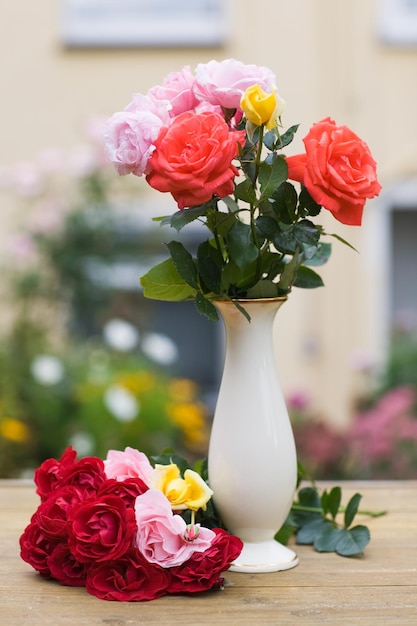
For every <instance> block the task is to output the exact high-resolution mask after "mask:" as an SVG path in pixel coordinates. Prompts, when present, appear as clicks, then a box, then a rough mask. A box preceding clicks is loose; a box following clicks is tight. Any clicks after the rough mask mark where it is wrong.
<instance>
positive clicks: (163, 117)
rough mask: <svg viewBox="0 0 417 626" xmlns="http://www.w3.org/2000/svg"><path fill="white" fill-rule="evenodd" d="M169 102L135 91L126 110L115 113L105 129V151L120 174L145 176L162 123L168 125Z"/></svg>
mask: <svg viewBox="0 0 417 626" xmlns="http://www.w3.org/2000/svg"><path fill="white" fill-rule="evenodd" d="M169 108H170V105H169V103H168V102H165V101H164V102H163V103H160V104H159V105H157V104H156V103H154V102H153V101H152V100H151V99H150V98H147V97H146V96H142V95H141V94H135V95H134V96H133V100H132V102H131V103H130V104H129V105H128V106H127V107H126V109H125V110H124V111H120V112H117V113H114V114H113V115H112V116H111V118H110V119H109V120H108V121H107V123H106V126H105V130H104V139H105V147H106V154H107V157H108V158H109V160H110V161H111V162H112V163H113V165H114V167H115V168H116V170H117V172H118V173H119V174H120V175H121V176H125V175H127V174H135V176H142V174H144V173H147V171H148V161H149V158H150V156H151V154H152V152H153V151H154V149H155V146H154V143H155V141H156V139H157V138H158V135H159V131H160V129H161V128H162V127H163V126H168V125H169V121H170V118H169V113H168V110H169Z"/></svg>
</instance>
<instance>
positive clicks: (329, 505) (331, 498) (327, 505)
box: [321, 487, 342, 519]
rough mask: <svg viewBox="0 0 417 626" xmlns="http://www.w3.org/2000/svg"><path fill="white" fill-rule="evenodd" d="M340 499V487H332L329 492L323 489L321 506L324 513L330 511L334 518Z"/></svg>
mask: <svg viewBox="0 0 417 626" xmlns="http://www.w3.org/2000/svg"><path fill="white" fill-rule="evenodd" d="M341 500H342V490H341V488H340V487H333V489H332V490H331V491H330V492H328V491H324V492H323V494H322V496H321V505H322V507H323V512H324V514H325V515H327V513H330V515H331V516H332V518H333V519H335V517H336V515H337V514H338V512H339V507H340V502H341Z"/></svg>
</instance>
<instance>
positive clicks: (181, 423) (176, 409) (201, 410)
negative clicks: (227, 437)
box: [168, 402, 208, 448]
mask: <svg viewBox="0 0 417 626" xmlns="http://www.w3.org/2000/svg"><path fill="white" fill-rule="evenodd" d="M168 413H169V415H170V417H171V420H172V422H173V423H174V424H175V426H178V428H180V429H181V430H182V432H183V433H184V438H185V443H186V445H187V446H189V447H191V448H192V447H195V446H199V445H202V444H204V443H205V442H206V441H207V438H208V433H207V425H206V421H205V407H204V405H202V404H200V403H197V402H180V403H178V404H172V405H170V406H169V407H168Z"/></svg>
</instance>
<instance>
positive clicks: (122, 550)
mask: <svg viewBox="0 0 417 626" xmlns="http://www.w3.org/2000/svg"><path fill="white" fill-rule="evenodd" d="M76 456H77V455H76V452H75V450H73V449H72V448H67V449H66V451H65V452H64V453H63V455H62V457H61V458H60V459H59V460H56V459H48V460H46V461H44V462H43V463H42V465H41V466H40V467H39V468H38V469H37V470H36V472H35V483H36V486H37V493H38V495H39V496H40V499H41V503H40V505H39V507H38V509H37V511H36V512H35V513H34V515H33V516H32V518H31V521H30V524H29V525H28V526H27V528H26V529H25V531H24V533H23V535H22V536H21V538H20V546H21V557H22V559H23V560H24V561H26V562H27V563H29V564H30V565H31V566H32V567H33V568H34V569H35V570H37V571H38V572H39V573H40V575H41V576H44V577H45V578H53V579H55V580H57V581H58V582H59V583H61V584H62V585H70V586H80V587H81V586H85V587H86V589H87V591H88V592H89V593H91V594H92V595H95V596H97V597H98V598H102V599H105V600H120V601H140V600H152V599H154V598H158V597H160V596H163V595H165V594H168V593H195V592H200V591H205V590H207V589H212V588H221V587H222V583H223V579H222V578H221V573H222V572H224V571H225V570H227V569H228V568H229V566H230V564H231V563H232V561H234V560H235V559H236V558H237V557H238V556H239V554H240V552H241V550H242V547H243V544H242V542H241V540H240V539H238V538H237V537H235V536H233V535H230V534H228V533H227V532H226V531H225V530H223V529H222V528H208V527H206V526H203V525H202V524H200V523H196V514H197V512H198V511H199V510H200V509H201V510H203V511H204V510H205V509H206V508H207V503H208V502H209V501H210V498H211V496H212V491H211V489H210V488H209V487H208V485H207V484H206V483H205V482H204V480H203V479H202V478H201V476H200V474H198V473H197V472H195V471H194V470H192V469H190V468H188V469H185V470H183V471H182V472H181V470H180V467H179V466H178V465H177V464H176V463H172V462H169V461H170V459H169V458H168V459H167V461H168V463H167V464H166V465H164V464H162V463H156V464H155V465H154V466H153V465H151V463H150V461H149V459H148V457H147V456H146V455H145V454H143V453H142V452H139V451H138V450H135V449H133V448H126V449H125V450H124V451H116V450H110V451H109V452H108V455H107V458H106V460H105V461H103V460H101V459H99V458H97V457H86V458H83V459H81V460H78V461H77V459H76Z"/></svg>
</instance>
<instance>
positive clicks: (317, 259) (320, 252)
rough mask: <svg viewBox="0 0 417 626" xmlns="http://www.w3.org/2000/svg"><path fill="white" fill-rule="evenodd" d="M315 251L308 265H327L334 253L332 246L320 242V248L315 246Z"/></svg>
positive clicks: (307, 262)
mask: <svg viewBox="0 0 417 626" xmlns="http://www.w3.org/2000/svg"><path fill="white" fill-rule="evenodd" d="M315 250H316V252H315V254H314V256H312V257H310V258H309V259H308V260H307V261H306V262H305V264H306V265H309V266H313V267H319V266H320V265H324V264H325V263H327V261H328V260H329V258H330V255H331V253H332V244H331V243H323V242H320V243H319V245H318V246H315Z"/></svg>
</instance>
